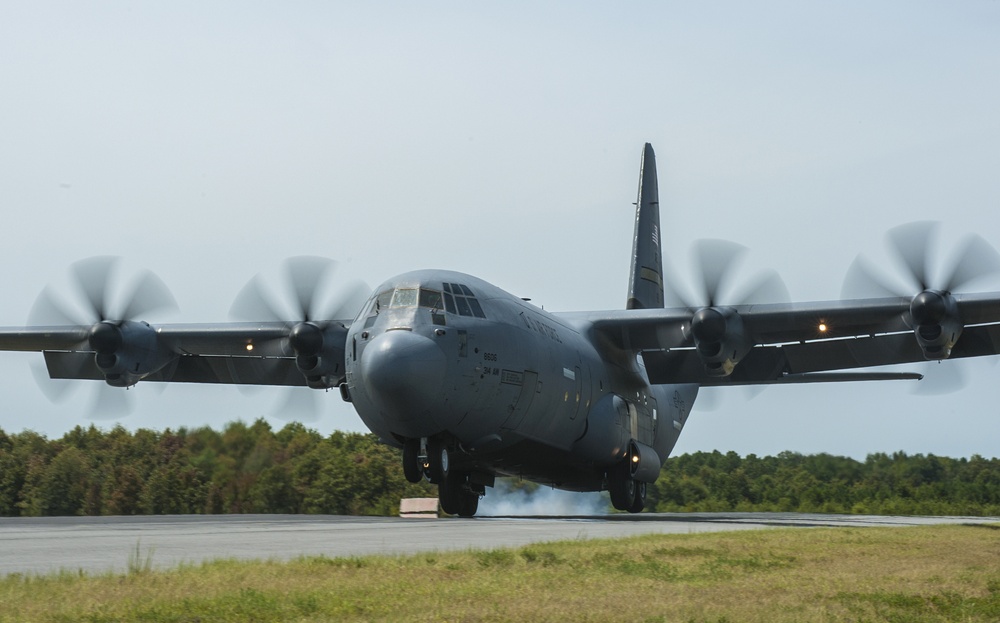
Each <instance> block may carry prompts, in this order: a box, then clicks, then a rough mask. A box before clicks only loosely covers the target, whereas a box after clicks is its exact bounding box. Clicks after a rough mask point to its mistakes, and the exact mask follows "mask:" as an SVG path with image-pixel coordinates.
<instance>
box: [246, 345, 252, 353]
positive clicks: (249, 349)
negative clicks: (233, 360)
mask: <svg viewBox="0 0 1000 623" xmlns="http://www.w3.org/2000/svg"><path fill="white" fill-rule="evenodd" d="M251 350H253V344H247V351H248V352H249V351H251Z"/></svg>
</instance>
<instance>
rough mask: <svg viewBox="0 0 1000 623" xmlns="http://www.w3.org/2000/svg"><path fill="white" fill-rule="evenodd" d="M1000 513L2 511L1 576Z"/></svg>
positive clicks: (928, 521) (919, 521)
mask: <svg viewBox="0 0 1000 623" xmlns="http://www.w3.org/2000/svg"><path fill="white" fill-rule="evenodd" d="M996 522H1000V517H887V516H875V515H821V514H802V513H662V514H655V513H643V514H639V515H607V516H586V517H583V516H580V517H483V518H475V519H450V518H449V519H401V518H396V517H339V516H330V515H173V516H143V517H8V518H0V576H3V575H9V574H11V573H29V574H36V573H48V572H53V571H59V570H65V571H72V572H76V571H78V570H83V571H86V572H90V573H101V572H108V571H113V572H123V571H125V570H126V569H127V568H128V561H129V556H130V555H133V556H134V555H135V553H136V551H137V548H138V552H139V554H140V556H141V557H147V556H148V557H151V560H152V566H153V567H154V568H158V569H163V568H170V567H175V566H177V565H180V564H184V563H188V564H196V563H199V562H202V561H207V560H213V559H220V558H238V559H276V560H287V559H291V558H295V557H298V556H314V555H323V556H329V557H346V556H362V555H369V554H386V555H395V554H414V553H419V552H425V551H446V550H465V549H492V548H497V547H513V546H519V545H527V544H529V543H538V542H544V541H561V540H572V539H595V538H616V537H626V536H633V535H637V534H649V533H674V534H677V533H682V534H687V533H696V532H717V531H723V530H753V529H762V528H772V527H799V528H805V527H817V526H841V527H847V526H850V527H868V526H918V525H932V524H967V523H996Z"/></svg>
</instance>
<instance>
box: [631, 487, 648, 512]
mask: <svg viewBox="0 0 1000 623" xmlns="http://www.w3.org/2000/svg"><path fill="white" fill-rule="evenodd" d="M635 484H636V486H635V499H634V500H632V506H630V507H629V508H628V512H630V513H641V512H642V509H643V508H645V507H646V483H644V482H636V483H635Z"/></svg>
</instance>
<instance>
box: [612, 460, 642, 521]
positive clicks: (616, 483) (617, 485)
mask: <svg viewBox="0 0 1000 623" xmlns="http://www.w3.org/2000/svg"><path fill="white" fill-rule="evenodd" d="M628 467H629V466H628V463H624V462H622V463H619V464H618V465H615V466H614V467H612V468H611V469H609V470H608V492H609V493H610V494H611V505H612V506H614V507H615V508H616V509H618V510H620V511H627V510H631V509H632V506H633V505H634V504H635V498H636V488H637V487H636V482H635V480H633V479H632V474H630V473H629V469H628Z"/></svg>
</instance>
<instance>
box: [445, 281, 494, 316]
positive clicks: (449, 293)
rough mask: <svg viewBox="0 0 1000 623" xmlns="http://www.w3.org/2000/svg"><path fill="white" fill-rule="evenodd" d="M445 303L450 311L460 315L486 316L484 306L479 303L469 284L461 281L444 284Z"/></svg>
mask: <svg viewBox="0 0 1000 623" xmlns="http://www.w3.org/2000/svg"><path fill="white" fill-rule="evenodd" d="M444 304H445V309H447V310H448V312H449V313H452V314H454V313H456V312H457V313H458V314H459V315H460V316H475V317H476V318H485V317H486V314H485V312H483V306H482V305H480V304H479V300H478V299H476V295H475V294H473V293H472V290H470V289H469V287H468V286H465V285H462V284H460V283H446V284H444Z"/></svg>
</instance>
